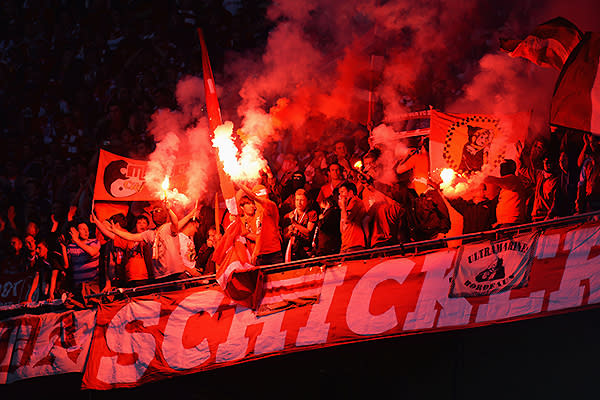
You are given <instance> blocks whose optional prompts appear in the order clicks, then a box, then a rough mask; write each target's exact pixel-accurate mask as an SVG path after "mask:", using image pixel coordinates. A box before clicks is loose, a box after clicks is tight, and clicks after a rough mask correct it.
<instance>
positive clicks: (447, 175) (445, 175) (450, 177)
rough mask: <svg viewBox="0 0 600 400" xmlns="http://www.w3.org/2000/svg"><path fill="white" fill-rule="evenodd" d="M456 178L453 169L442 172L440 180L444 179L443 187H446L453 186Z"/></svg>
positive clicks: (445, 169)
mask: <svg viewBox="0 0 600 400" xmlns="http://www.w3.org/2000/svg"><path fill="white" fill-rule="evenodd" d="M455 177H456V172H454V170H453V169H452V168H444V169H443V170H442V172H440V178H442V185H444V186H447V185H451V184H452V181H454V178H455Z"/></svg>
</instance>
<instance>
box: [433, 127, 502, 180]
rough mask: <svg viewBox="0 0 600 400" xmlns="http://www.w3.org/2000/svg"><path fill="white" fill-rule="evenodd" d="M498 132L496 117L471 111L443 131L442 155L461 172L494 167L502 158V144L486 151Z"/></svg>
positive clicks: (499, 131)
mask: <svg viewBox="0 0 600 400" xmlns="http://www.w3.org/2000/svg"><path fill="white" fill-rule="evenodd" d="M501 136H502V129H501V127H500V120H499V119H497V118H494V117H488V116H482V115H473V116H470V117H466V118H462V119H460V120H459V121H456V122H455V123H453V124H452V125H451V126H450V127H449V128H448V130H447V132H446V140H445V143H444V152H443V157H444V160H445V161H446V163H447V164H448V166H449V167H450V168H452V169H453V170H455V171H458V172H460V173H463V174H467V175H468V174H472V173H475V172H479V171H481V169H482V168H483V166H484V165H487V164H490V163H491V165H492V166H493V167H494V168H495V167H497V166H498V165H499V164H500V162H502V159H503V158H504V148H500V149H496V151H490V148H491V147H492V144H493V142H494V139H495V138H498V137H501Z"/></svg>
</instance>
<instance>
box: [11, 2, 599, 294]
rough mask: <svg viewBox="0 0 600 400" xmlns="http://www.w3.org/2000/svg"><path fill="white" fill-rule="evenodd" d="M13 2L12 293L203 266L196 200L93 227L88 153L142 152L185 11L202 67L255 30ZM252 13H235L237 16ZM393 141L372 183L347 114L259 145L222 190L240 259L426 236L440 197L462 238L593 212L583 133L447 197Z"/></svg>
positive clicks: (205, 216) (417, 156)
mask: <svg viewBox="0 0 600 400" xmlns="http://www.w3.org/2000/svg"><path fill="white" fill-rule="evenodd" d="M26 3H27V5H26V6H21V5H19V4H18V2H16V1H7V2H4V4H3V8H4V9H3V14H2V16H3V19H4V20H3V24H2V26H3V28H2V29H3V30H4V32H3V33H4V34H3V36H2V37H3V39H2V41H0V58H1V59H0V73H1V74H2V79H0V105H1V107H0V110H1V111H0V112H1V113H2V114H3V115H2V117H3V118H2V119H3V121H5V124H4V125H3V131H2V132H0V143H1V144H2V145H1V146H0V152H2V159H3V160H4V162H3V163H2V167H1V171H0V241H1V245H0V273H1V274H2V275H3V276H11V275H16V274H23V273H26V274H30V276H31V277H32V279H33V282H32V287H31V290H30V291H29V293H28V295H27V298H26V299H25V300H24V301H25V302H31V301H35V300H46V299H48V300H54V299H56V298H58V297H60V295H62V294H63V293H73V294H75V295H76V298H78V299H79V300H80V301H85V295H87V294H90V293H97V292H100V291H106V292H108V291H110V290H111V289H112V288H115V287H131V286H136V285H143V284H147V283H151V282H152V283H154V282H166V281H171V280H177V279H180V278H182V277H185V276H200V275H206V274H211V273H214V272H215V263H214V261H213V258H212V254H213V252H214V249H215V246H216V244H217V243H218V241H219V240H220V238H221V235H222V234H223V227H224V226H225V225H226V218H227V215H224V216H223V219H222V223H221V226H220V227H217V226H215V223H214V221H215V219H214V210H213V208H212V205H208V204H206V205H201V207H200V208H199V209H196V208H194V209H193V210H191V211H189V212H188V213H187V214H186V215H177V212H176V211H175V210H173V209H171V207H170V205H169V204H168V202H166V203H163V204H162V205H156V206H153V207H151V208H146V210H147V211H149V212H146V211H145V210H144V207H143V206H140V207H136V206H135V205H132V206H131V207H130V209H129V210H130V211H129V212H128V213H127V214H126V215H125V214H116V215H114V216H112V217H111V218H110V220H108V221H100V220H99V219H98V217H97V216H96V215H95V214H93V213H92V197H93V190H94V189H93V187H94V179H95V172H96V171H95V168H96V164H97V160H98V150H99V149H100V148H104V149H107V150H109V151H111V152H113V153H115V154H119V155H122V156H127V157H130V158H134V159H140V160H143V159H147V157H148V155H149V154H150V153H151V152H152V151H153V149H154V147H155V144H154V142H153V138H152V137H151V136H149V135H147V134H146V125H147V123H148V121H149V119H150V116H151V115H152V114H153V113H154V111H155V110H157V109H160V108H169V107H174V101H175V100H174V92H173V91H174V88H175V84H176V82H177V80H178V79H179V78H180V77H181V76H182V75H183V74H184V73H185V74H195V75H200V74H201V63H200V57H199V56H198V53H194V52H190V53H189V54H188V53H187V52H186V51H185V49H186V48H189V47H193V46H192V45H191V44H189V43H188V42H189V41H191V40H192V39H193V38H194V37H195V35H194V34H193V33H190V31H193V27H194V26H195V25H196V24H197V23H198V21H197V20H203V21H202V22H203V23H204V24H206V25H208V26H211V27H213V28H214V32H217V34H216V35H215V39H214V40H208V41H207V42H209V43H212V44H213V46H220V47H221V49H219V48H213V49H211V54H214V55H215V56H214V58H213V62H215V63H216V64H218V63H219V54H222V51H223V49H224V48H227V47H228V46H231V45H232V44H231V42H232V41H243V40H253V41H254V42H255V41H257V40H260V39H261V38H260V35H261V34H264V31H265V29H264V27H256V26H254V27H253V28H252V24H243V23H242V24H240V23H236V21H233V20H232V18H233V17H232V15H231V14H230V13H228V12H227V11H226V10H225V9H222V11H223V12H222V13H221V14H218V13H217V14H215V13H207V14H204V15H197V14H196V13H194V12H193V11H191V8H190V7H188V6H187V5H188V3H190V2H186V1H181V2H177V5H178V6H177V7H167V9H165V10H161V9H157V8H156V7H149V8H148V9H143V8H142V9H141V11H140V14H139V15H135V16H132V15H128V14H127V12H126V11H125V10H123V9H120V8H119V7H118V6H116V5H113V6H107V5H106V4H107V3H106V2H102V1H95V2H94V1H91V2H86V3H85V4H87V3H90V5H86V6H83V5H80V6H79V8H78V7H77V5H78V4H80V2H71V3H72V4H71V3H69V2H63V1H56V0H47V1H43V0H39V1H28V2H26ZM66 3H69V5H68V6H65V4H66ZM81 4H84V3H83V2H81ZM219 4H220V3H219ZM207 7H208V6H207ZM211 7H215V5H214V4H213V5H211ZM256 7H257V9H256V10H253V9H248V10H246V12H244V13H239V14H236V15H239V16H242V17H240V18H252V15H253V12H259V11H260V10H259V8H260V6H256ZM51 9H52V10H59V11H58V12H55V11H53V12H48V10H51ZM125 19H127V22H128V23H125V21H124V20H125ZM106 20H110V21H111V23H110V24H109V23H106V22H105V21H106ZM189 21H193V23H191V22H189ZM238 22H239V21H238ZM131 23H135V24H137V25H139V26H137V25H136V28H135V29H133V28H132V27H131ZM83 25H86V27H87V29H81V27H82V26H83ZM242 27H243V28H242ZM241 29H244V31H242V30H241ZM251 29H254V30H251ZM249 38H252V39H249ZM406 145H407V146H408V147H409V148H410V149H411V150H410V151H409V152H408V153H407V155H406V157H405V158H403V159H400V160H397V163H396V165H395V166H394V169H395V170H394V174H395V176H396V179H395V182H393V183H392V184H389V182H388V181H387V180H386V182H384V181H383V180H382V179H381V177H382V175H383V173H384V172H386V171H383V168H386V167H385V166H384V165H383V163H382V162H381V157H380V156H381V149H378V148H377V147H373V148H370V146H369V141H368V131H367V130H366V129H360V127H357V126H354V125H352V124H348V125H346V126H344V125H340V129H339V130H338V131H337V132H336V134H335V135H328V137H327V138H326V139H325V140H323V141H322V142H320V145H319V147H317V148H307V147H308V146H298V144H297V143H291V142H283V143H274V144H273V146H270V147H268V148H267V150H266V152H265V154H264V157H265V158H266V159H267V160H268V163H269V167H268V168H266V169H265V170H264V171H263V174H262V175H261V181H260V183H259V184H257V185H255V186H253V187H252V188H249V187H246V186H244V185H239V188H238V189H239V191H238V193H237V200H238V204H239V206H240V209H241V213H242V217H241V218H242V223H243V228H242V232H241V234H242V235H243V236H244V237H245V238H246V239H247V243H248V246H249V249H250V252H251V255H252V260H251V261H252V263H253V264H254V265H269V264H274V263H280V262H284V261H289V260H301V259H306V258H310V257H315V256H322V255H328V254H337V253H340V252H341V253H346V252H353V251H356V250H360V249H366V248H376V247H383V246H390V245H394V244H398V243H406V242H410V241H422V240H428V239H433V238H437V237H440V235H442V236H443V235H444V234H446V233H447V232H448V231H449V230H450V228H451V219H450V213H449V207H448V206H452V207H453V208H454V209H455V210H456V211H458V212H459V213H460V214H461V215H462V216H463V233H473V232H480V231H485V230H489V229H491V228H493V227H501V226H507V225H511V224H521V223H526V222H529V221H539V220H545V219H551V218H555V217H560V216H565V215H570V214H572V213H575V212H579V213H581V212H585V211H590V210H597V209H600V146H599V144H598V141H597V140H596V139H595V138H594V137H592V136H588V135H584V134H582V133H578V132H564V131H560V130H558V131H554V132H548V135H547V136H546V137H544V138H541V139H537V140H535V141H533V143H530V144H528V145H527V146H520V147H519V148H518V149H517V150H518V151H517V153H518V156H517V157H516V159H515V160H505V161H504V162H503V163H502V164H501V166H500V171H501V172H500V175H501V176H500V177H487V178H486V179H485V180H484V181H483V182H482V183H481V185H480V186H479V187H478V188H477V189H476V190H472V192H473V193H471V195H470V196H469V198H447V197H445V196H444V195H443V193H442V191H440V189H439V185H438V183H436V182H433V181H432V180H431V179H430V175H429V170H428V165H429V155H428V143H427V139H426V138H412V139H407V140H406ZM357 161H360V162H361V163H362V166H360V164H357Z"/></svg>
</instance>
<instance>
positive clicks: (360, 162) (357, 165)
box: [354, 160, 363, 169]
mask: <svg viewBox="0 0 600 400" xmlns="http://www.w3.org/2000/svg"><path fill="white" fill-rule="evenodd" d="M362 167H363V163H362V161H361V160H358V161H357V162H355V163H354V168H356V169H362Z"/></svg>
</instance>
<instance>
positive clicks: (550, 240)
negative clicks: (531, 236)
mask: <svg viewBox="0 0 600 400" xmlns="http://www.w3.org/2000/svg"><path fill="white" fill-rule="evenodd" d="M559 243H560V233H557V234H553V235H541V236H540V238H539V239H538V243H537V249H536V250H537V254H536V255H535V256H536V257H537V258H538V259H539V260H543V259H545V258H554V257H556V252H557V251H558V244H559Z"/></svg>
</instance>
